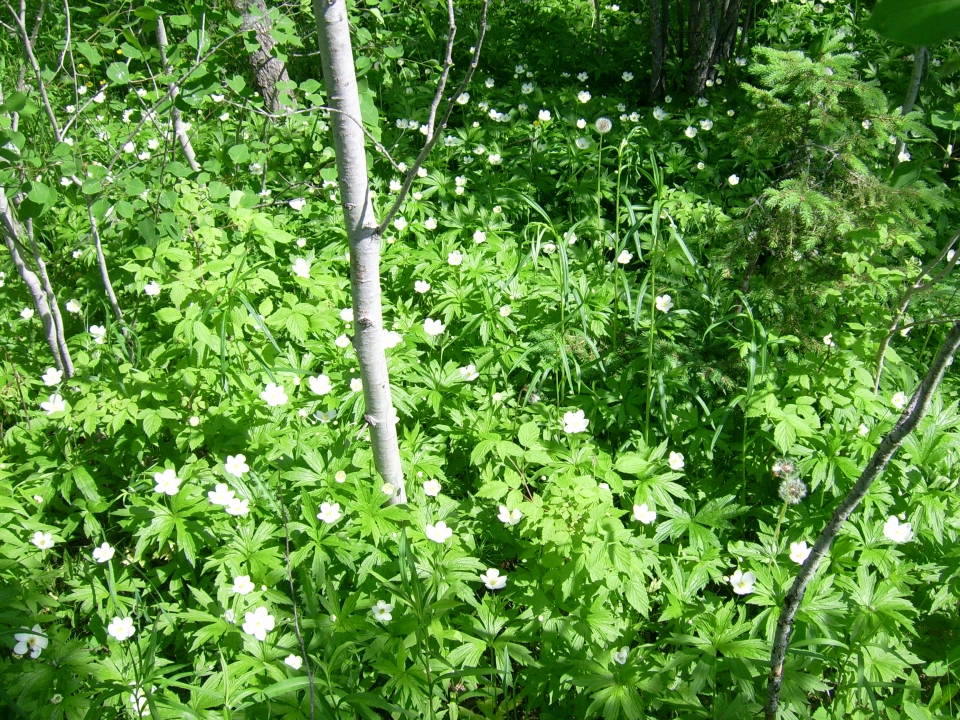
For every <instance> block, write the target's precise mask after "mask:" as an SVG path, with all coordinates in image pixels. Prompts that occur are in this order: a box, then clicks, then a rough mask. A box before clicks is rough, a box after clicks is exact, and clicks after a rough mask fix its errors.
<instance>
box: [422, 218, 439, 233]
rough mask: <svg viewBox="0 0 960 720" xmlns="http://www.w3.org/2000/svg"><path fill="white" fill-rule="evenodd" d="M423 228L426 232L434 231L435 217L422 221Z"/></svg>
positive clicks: (435, 225) (435, 227)
mask: <svg viewBox="0 0 960 720" xmlns="http://www.w3.org/2000/svg"><path fill="white" fill-rule="evenodd" d="M423 226H424V227H425V228H426V229H427V230H436V229H437V219H436V218H435V217H428V218H427V219H426V220H424V221H423Z"/></svg>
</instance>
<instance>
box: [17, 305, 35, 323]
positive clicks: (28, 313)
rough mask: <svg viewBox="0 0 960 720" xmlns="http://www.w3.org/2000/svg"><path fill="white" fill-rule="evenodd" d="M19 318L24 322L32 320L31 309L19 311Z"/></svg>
mask: <svg viewBox="0 0 960 720" xmlns="http://www.w3.org/2000/svg"><path fill="white" fill-rule="evenodd" d="M20 317H22V318H23V319H24V320H29V319H30V318H32V317H33V308H28V307H26V308H24V309H23V310H21V311H20Z"/></svg>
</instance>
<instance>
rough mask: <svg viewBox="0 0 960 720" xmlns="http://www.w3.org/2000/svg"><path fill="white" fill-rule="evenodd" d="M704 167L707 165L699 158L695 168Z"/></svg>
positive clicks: (701, 168)
mask: <svg viewBox="0 0 960 720" xmlns="http://www.w3.org/2000/svg"><path fill="white" fill-rule="evenodd" d="M706 167H707V165H706V163H705V162H703V160H701V161H700V162H698V163H697V170H703V169H705V168H706Z"/></svg>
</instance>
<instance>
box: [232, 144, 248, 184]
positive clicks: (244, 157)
mask: <svg viewBox="0 0 960 720" xmlns="http://www.w3.org/2000/svg"><path fill="white" fill-rule="evenodd" d="M227 155H229V156H230V159H231V160H233V162H234V164H236V165H239V164H240V163H245V162H247V161H248V160H249V159H250V150H249V149H248V148H247V146H246V145H242V144H241V145H234V146H233V147H232V148H230V149H229V150H227ZM234 192H236V191H234Z"/></svg>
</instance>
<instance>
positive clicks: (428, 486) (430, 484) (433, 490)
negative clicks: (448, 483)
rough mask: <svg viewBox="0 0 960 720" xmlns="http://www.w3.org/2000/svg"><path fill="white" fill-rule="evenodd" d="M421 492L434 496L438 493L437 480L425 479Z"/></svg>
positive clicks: (438, 484) (438, 485)
mask: <svg viewBox="0 0 960 720" xmlns="http://www.w3.org/2000/svg"><path fill="white" fill-rule="evenodd" d="M423 494H424V495H428V496H429V497H436V496H437V495H439V494H440V483H439V481H437V480H427V481H426V482H425V483H424V484H423Z"/></svg>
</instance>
